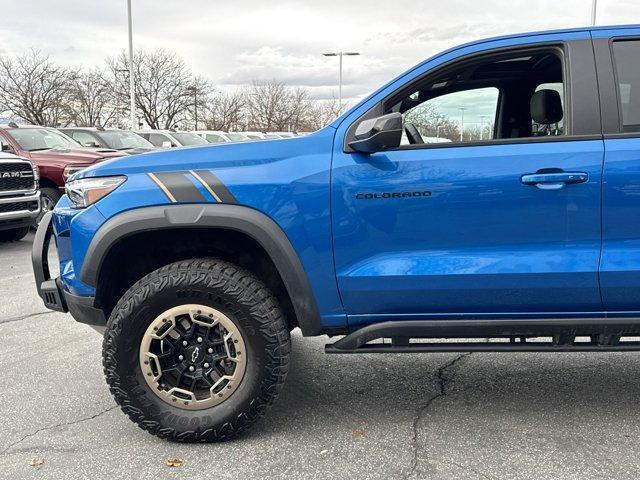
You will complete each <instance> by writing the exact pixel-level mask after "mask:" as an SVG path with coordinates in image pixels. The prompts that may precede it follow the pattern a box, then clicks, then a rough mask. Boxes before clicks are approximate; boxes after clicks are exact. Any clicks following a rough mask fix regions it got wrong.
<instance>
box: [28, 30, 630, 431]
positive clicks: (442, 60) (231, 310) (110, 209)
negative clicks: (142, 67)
mask: <svg viewBox="0 0 640 480" xmlns="http://www.w3.org/2000/svg"><path fill="white" fill-rule="evenodd" d="M639 59H640V27H638V26H622V27H605V28H582V29H571V30H562V31H553V32H540V33H527V34H519V35H512V36H507V37H499V38H492V39H488V40H481V41H476V42H472V43H468V44H465V45H462V46H459V47H456V48H453V49H450V50H447V51H445V52H442V53H440V54H438V55H435V56H433V57H431V58H429V59H427V60H425V61H424V62H423V63H421V64H419V65H417V66H416V67H414V68H412V69H410V70H409V71H407V72H405V73H404V74H402V75H400V76H399V77H398V78H396V79H394V80H392V81H390V82H389V83H388V84H386V85H384V86H382V87H381V88H380V89H378V90H377V91H375V92H374V93H372V94H371V95H370V96H369V97H367V98H366V99H364V100H363V101H362V102H360V103H359V104H358V105H356V106H355V107H353V108H352V109H350V110H349V111H348V112H346V113H344V114H343V115H342V116H340V117H339V118H337V119H335V120H334V121H333V122H332V123H330V124H329V125H327V126H326V127H325V128H323V129H321V130H319V131H317V132H314V133H312V134H309V135H305V136H302V137H295V138H289V139H281V140H268V141H254V142H245V143H227V144H220V145H209V146H204V147H198V148H190V149H180V150H174V151H164V152H155V153H150V154H147V155H144V156H142V158H139V159H133V160H131V159H121V160H117V161H113V162H107V163H104V164H102V165H96V166H94V167H91V168H88V169H86V170H84V171H82V172H79V173H77V174H75V175H74V176H73V177H71V178H70V179H69V180H70V181H69V183H68V184H67V196H65V197H63V199H62V200H61V201H60V203H59V204H58V207H57V208H56V209H55V211H54V212H53V214H48V215H47V216H46V221H44V222H43V224H42V225H41V226H40V227H39V229H38V233H37V235H36V241H35V243H34V251H33V264H34V271H35V273H36V285H37V287H38V289H39V293H40V295H41V297H42V298H43V300H44V302H45V304H46V305H47V306H48V307H49V308H52V309H57V310H60V311H70V312H71V313H72V315H73V316H74V318H75V319H76V320H78V321H80V322H84V323H88V324H90V325H93V326H94V327H96V328H98V329H100V330H102V331H104V334H105V342H104V351H103V358H104V365H105V372H106V377H107V382H108V383H109V385H110V386H111V389H112V392H114V395H115V397H116V401H117V402H118V403H119V404H120V405H121V406H122V408H123V410H125V412H127V413H129V415H130V417H131V418H133V419H134V421H135V422H137V423H139V424H140V425H141V426H143V428H145V429H147V430H148V431H150V432H151V433H154V434H156V435H159V436H161V437H163V438H170V439H174V440H182V441H185V440H187V441H213V440H222V439H226V438H230V437H232V436H235V435H237V434H238V433H239V432H241V431H243V430H244V429H246V428H248V427H249V425H250V424H252V423H253V421H254V420H255V419H257V418H258V417H259V416H260V415H261V413H260V412H262V411H263V410H264V408H266V406H267V405H268V404H270V402H272V401H273V399H274V398H275V396H276V395H277V392H278V391H279V389H280V388H281V385H282V382H283V381H284V377H285V375H286V371H287V370H288V368H289V351H290V337H289V332H290V331H291V330H292V329H294V328H300V330H301V331H302V334H303V335H305V336H314V335H322V334H326V335H329V336H342V338H340V339H338V340H336V341H333V342H332V343H330V344H328V345H327V347H326V351H327V353H371V352H377V353H401V352H435V351H546V352H559V351H615V350H640V342H637V341H635V340H634V339H633V338H631V337H634V336H637V335H638V334H639V333H640V298H639V297H640V288H639V287H640V260H638V259H639V258H640V255H638V253H639V252H638V250H639V249H640V221H639V220H640V195H639V194H638V192H639V191H640V187H639V185H640V68H639V65H640V62H639V61H638V60H639ZM433 139H438V140H435V141H434V140H433ZM134 160H135V161H134ZM53 234H55V240H56V245H57V248H58V252H59V257H60V262H61V268H60V271H61V272H63V273H62V274H61V277H60V278H58V279H52V278H49V277H50V276H49V273H48V269H47V268H46V265H43V258H44V257H43V251H44V250H46V247H47V245H48V242H49V239H50V238H51V236H52V235H53ZM452 338H453V339H467V340H465V341H460V340H458V341H456V342H446V341H445V342H441V341H439V340H442V339H444V340H448V339H452ZM486 338H492V339H495V341H492V342H486V340H485V339H486ZM185 425H187V426H185Z"/></svg>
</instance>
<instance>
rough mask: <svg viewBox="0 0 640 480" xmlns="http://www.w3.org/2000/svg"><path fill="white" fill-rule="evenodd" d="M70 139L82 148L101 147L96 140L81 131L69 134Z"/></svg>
mask: <svg viewBox="0 0 640 480" xmlns="http://www.w3.org/2000/svg"><path fill="white" fill-rule="evenodd" d="M71 138H73V139H74V140H75V141H76V142H78V143H79V144H80V145H82V146H83V147H95V146H102V145H100V142H99V141H98V139H97V138H95V137H94V136H93V135H91V134H90V133H88V132H83V131H81V130H76V131H74V132H73V133H72V134H71Z"/></svg>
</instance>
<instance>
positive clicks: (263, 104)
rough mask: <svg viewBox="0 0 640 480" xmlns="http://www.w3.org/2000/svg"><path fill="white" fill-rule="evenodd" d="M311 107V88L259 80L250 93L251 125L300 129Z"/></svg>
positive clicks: (273, 128)
mask: <svg viewBox="0 0 640 480" xmlns="http://www.w3.org/2000/svg"><path fill="white" fill-rule="evenodd" d="M308 107H309V95H308V92H307V91H306V90H304V89H300V88H292V87H289V86H287V85H285V84H284V83H282V82H278V81H276V80H272V81H269V82H266V81H260V80H256V81H254V82H253V84H252V85H251V87H249V91H248V94H247V115H248V121H247V128H251V129H256V130H264V131H288V130H297V129H298V126H299V124H300V123H301V122H302V120H303V118H304V116H305V115H304V114H305V112H306V109H307V108H308Z"/></svg>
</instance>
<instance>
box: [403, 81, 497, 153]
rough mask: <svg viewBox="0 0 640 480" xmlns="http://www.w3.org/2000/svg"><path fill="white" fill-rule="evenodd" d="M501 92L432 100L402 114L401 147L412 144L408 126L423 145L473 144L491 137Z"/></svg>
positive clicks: (484, 91)
mask: <svg viewBox="0 0 640 480" xmlns="http://www.w3.org/2000/svg"><path fill="white" fill-rule="evenodd" d="M499 96H500V91H499V90H498V89H497V88H495V87H489V88H477V89H473V90H462V91H459V92H454V93H449V94H446V95H442V96H440V97H435V98H432V99H431V100H427V101H426V102H424V103H421V104H420V105H418V106H417V107H414V108H411V109H410V110H408V111H407V112H406V113H405V114H404V122H405V135H403V139H402V144H405V145H406V144H409V143H411V142H410V140H409V138H408V137H407V135H409V136H411V132H409V133H408V134H407V132H406V130H407V124H409V125H410V126H409V127H408V128H409V129H411V128H412V127H414V128H415V129H416V130H417V131H418V132H419V133H420V136H421V137H422V141H423V142H424V143H443V142H470V141H471V142H472V141H476V140H486V139H491V138H493V137H494V133H493V127H494V122H495V118H496V112H497V109H498V98H499Z"/></svg>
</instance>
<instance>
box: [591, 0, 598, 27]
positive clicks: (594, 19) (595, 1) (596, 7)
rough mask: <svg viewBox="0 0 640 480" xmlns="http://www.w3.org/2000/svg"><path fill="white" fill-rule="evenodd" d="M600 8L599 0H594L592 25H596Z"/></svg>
mask: <svg viewBox="0 0 640 480" xmlns="http://www.w3.org/2000/svg"><path fill="white" fill-rule="evenodd" d="M597 10H598V0H593V3H592V4H591V25H593V26H595V24H596V12H597Z"/></svg>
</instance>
